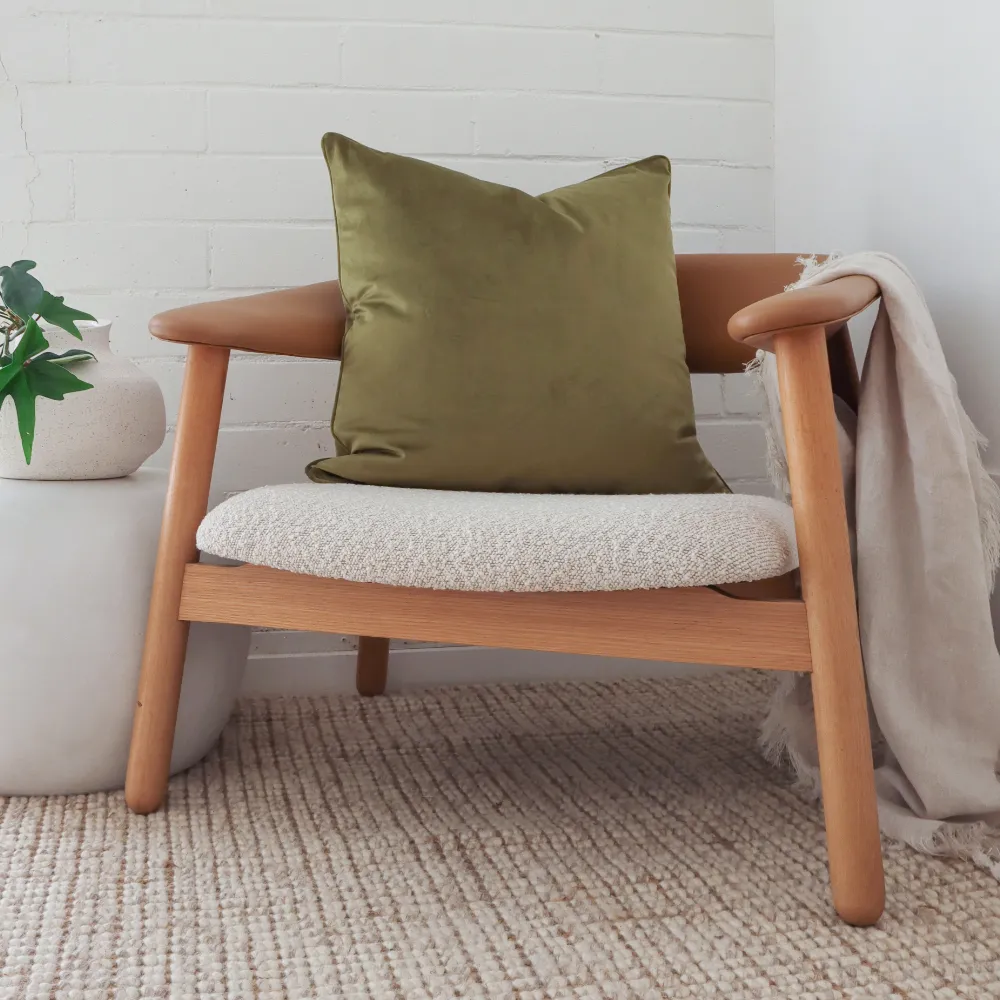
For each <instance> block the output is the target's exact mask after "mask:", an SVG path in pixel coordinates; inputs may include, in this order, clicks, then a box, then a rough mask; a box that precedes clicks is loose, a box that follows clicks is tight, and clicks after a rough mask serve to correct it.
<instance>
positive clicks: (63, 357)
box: [32, 347, 97, 365]
mask: <svg viewBox="0 0 1000 1000" xmlns="http://www.w3.org/2000/svg"><path fill="white" fill-rule="evenodd" d="M96 360H97V358H95V357H94V355H93V354H91V353H90V351H82V350H80V348H78V347H74V348H72V349H71V350H69V351H63V353H62V354H53V352H52V351H46V352H45V353H44V354H37V355H35V357H34V358H32V364H38V362H39V361H51V362H52V364H54V365H72V364H75V363H76V362H78V361H96Z"/></svg>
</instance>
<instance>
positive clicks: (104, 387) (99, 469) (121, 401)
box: [0, 320, 166, 479]
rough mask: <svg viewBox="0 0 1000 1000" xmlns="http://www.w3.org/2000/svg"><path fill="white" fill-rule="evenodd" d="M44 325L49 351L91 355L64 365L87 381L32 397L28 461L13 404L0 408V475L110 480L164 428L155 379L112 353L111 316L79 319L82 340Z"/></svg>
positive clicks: (147, 451)
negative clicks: (79, 387)
mask: <svg viewBox="0 0 1000 1000" xmlns="http://www.w3.org/2000/svg"><path fill="white" fill-rule="evenodd" d="M43 329H44V330H45V338H46V340H48V342H49V344H50V345H51V348H52V350H53V351H57V352H60V353H61V352H62V351H65V350H69V349H70V348H73V347H82V348H85V349H86V350H88V351H90V352H91V353H92V354H93V355H94V357H95V358H97V360H96V361H85V362H82V363H80V364H76V365H74V366H73V367H72V368H71V369H70V370H71V371H72V372H73V374H74V375H77V376H78V377H79V378H82V379H83V380H84V381H85V382H90V383H91V384H92V385H93V387H94V388H93V389H87V390H85V391H83V392H74V393H71V394H70V395H68V396H67V397H66V398H65V399H63V400H61V401H56V400H52V399H44V398H42V399H38V400H36V422H35V445H34V452H33V454H32V458H31V465H27V464H26V463H25V461H24V453H23V451H22V450H21V439H20V436H19V435H18V431H17V417H16V415H15V413H14V407H13V405H11V404H7V405H5V406H3V407H2V408H0V478H3V479H115V478H117V477H119V476H127V475H129V474H130V473H132V472H135V470H136V469H138V468H139V466H140V465H142V463H143V462H145V461H146V459H147V458H149V456H150V455H152V454H153V452H154V451H156V449H157V448H159V447H160V445H161V444H162V443H163V437H164V434H165V433H166V414H165V412H164V408H163V394H162V393H161V392H160V387H159V385H157V383H156V381H155V379H153V378H151V377H150V376H148V375H146V374H144V373H143V372H142V371H140V370H139V369H138V368H137V367H136V366H135V365H134V364H132V362H130V361H126V360H125V359H124V358H119V357H117V356H116V355H115V354H113V353H112V352H111V345H110V343H109V337H110V333H111V323H110V321H107V320H98V321H97V322H95V323H81V324H80V332H81V333H82V334H83V343H81V342H80V341H79V340H77V339H76V338H75V337H73V336H71V335H70V334H68V333H66V332H65V331H64V330H60V329H58V328H53V327H49V326H45V327H44V328H43Z"/></svg>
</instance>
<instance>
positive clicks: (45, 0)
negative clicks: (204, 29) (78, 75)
mask: <svg viewBox="0 0 1000 1000" xmlns="http://www.w3.org/2000/svg"><path fill="white" fill-rule="evenodd" d="M26 2H27V6H28V7H29V8H32V9H35V10H49V11H60V12H65V13H72V14H100V15H104V16H106V15H108V14H162V13H163V12H164V8H165V5H166V4H169V12H170V13H171V14H172V15H178V14H200V13H202V12H204V10H205V4H206V0H26ZM269 2H273V0H269Z"/></svg>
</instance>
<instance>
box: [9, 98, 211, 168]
mask: <svg viewBox="0 0 1000 1000" xmlns="http://www.w3.org/2000/svg"><path fill="white" fill-rule="evenodd" d="M21 90H22V100H23V106H24V124H25V129H26V132H27V136H28V145H29V147H30V148H31V149H32V150H33V151H39V152H46V151H51V152H90V151H101V150H107V151H109V152H112V151H113V152H132V151H136V152H139V151H145V150H150V151H156V150H164V151H170V152H180V151H187V150H201V149H204V148H205V142H206V135H205V95H204V93H202V92H200V91H197V90H169V89H164V88H162V87H155V88H154V87H103V86H98V87H89V86H81V85H79V84H72V85H70V86H58V85H57V86H47V87H30V86H29V87H22V88H21Z"/></svg>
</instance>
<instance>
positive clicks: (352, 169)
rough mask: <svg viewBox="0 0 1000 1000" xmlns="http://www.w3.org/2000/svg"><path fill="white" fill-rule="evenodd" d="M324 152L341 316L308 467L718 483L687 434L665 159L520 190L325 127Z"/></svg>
mask: <svg viewBox="0 0 1000 1000" xmlns="http://www.w3.org/2000/svg"><path fill="white" fill-rule="evenodd" d="M323 151H324V153H325V155H326V160H327V164H328V166H329V169H330V178H331V181H332V184H333V201H334V211H335V215H336V221H337V240H338V248H339V257H340V282H341V288H342V291H343V295H344V300H345V302H346V306H347V315H348V319H347V323H348V327H347V332H346V335H345V338H344V352H343V361H342V368H341V376H340V387H339V389H338V392H337V400H336V404H335V408H334V415H333V435H334V439H335V443H336V452H337V457H335V458H324V459H321V460H319V461H316V462H313V463H312V464H311V465H310V466H309V469H308V473H309V475H310V477H311V478H312V479H314V480H317V481H321V482H337V481H345V480H346V481H349V482H356V483H370V484H375V485H383V486H420V487H431V488H438V489H459V490H512V491H518V492H528V493H539V492H546V493H547V492H571V493H703V492H719V491H725V490H726V489H727V487H726V486H725V484H724V483H723V482H722V480H721V479H720V478H719V476H718V474H717V473H716V472H715V470H714V469H713V468H712V466H711V464H710V463H709V461H708V460H707V459H706V458H705V455H704V454H703V453H702V450H701V447H700V445H699V444H698V440H697V438H696V437H695V428H694V408H693V404H692V400H691V382H690V376H689V374H688V369H687V364H686V363H685V360H684V337H683V332H682V329H681V313H680V305H679V302H678V296H677V279H676V272H675V265H674V253H673V244H672V240H671V234H670V162H669V161H668V160H667V159H666V158H665V157H662V156H654V157H650V158H649V159H647V160H642V161H641V162H639V163H634V164H631V165H630V166H625V167H620V168H618V169H617V170H611V171H609V172H608V173H606V174H602V175H601V176H599V177H594V178H592V179H591V180H587V181H584V182H583V183H581V184H574V185H572V186H570V187H565V188H560V189H559V190H557V191H550V192H549V193H548V194H543V195H541V196H539V197H532V196H531V195H528V194H525V193H524V192H522V191H518V190H515V189H514V188H509V187H503V186H502V185H500V184H491V183H488V182H486V181H481V180H476V179H475V178H473V177H468V176H466V175H465V174H461V173H457V172H455V171H453V170H447V169H445V168H443V167H439V166H435V165H433V164H430V163H425V162H422V161H420V160H414V159H410V158H408V157H404V156H396V155H393V154H390V153H382V152H378V151H376V150H373V149H369V148H367V147H366V146H362V145H361V144H360V143H357V142H354V141H352V140H351V139H348V138H346V137H344V136H342V135H336V134H332V133H331V134H328V135H326V136H324V138H323Z"/></svg>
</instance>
